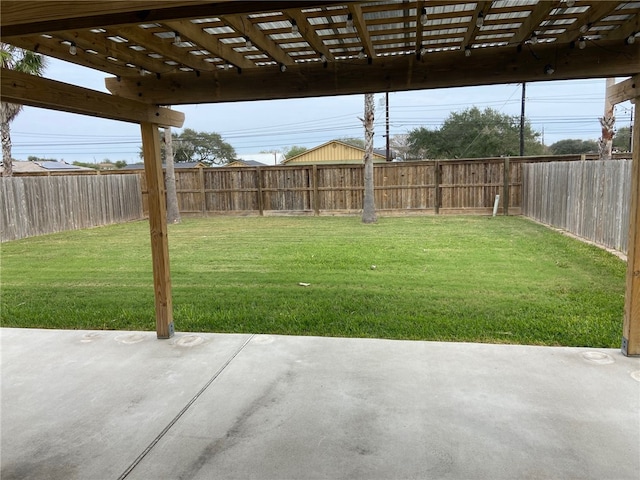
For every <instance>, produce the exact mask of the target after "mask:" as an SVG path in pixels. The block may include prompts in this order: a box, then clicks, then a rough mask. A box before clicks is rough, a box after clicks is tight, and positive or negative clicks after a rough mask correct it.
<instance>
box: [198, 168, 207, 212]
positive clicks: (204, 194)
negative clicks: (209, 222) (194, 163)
mask: <svg viewBox="0 0 640 480" xmlns="http://www.w3.org/2000/svg"><path fill="white" fill-rule="evenodd" d="M199 171H200V203H201V205H202V216H203V217H204V216H205V215H206V214H207V192H206V191H205V189H204V168H202V167H200V168H199Z"/></svg>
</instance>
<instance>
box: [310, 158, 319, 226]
mask: <svg viewBox="0 0 640 480" xmlns="http://www.w3.org/2000/svg"><path fill="white" fill-rule="evenodd" d="M311 174H312V175H313V179H312V182H313V214H314V215H315V216H318V215H320V203H319V198H318V165H316V164H315V163H314V164H313V170H312V172H311Z"/></svg>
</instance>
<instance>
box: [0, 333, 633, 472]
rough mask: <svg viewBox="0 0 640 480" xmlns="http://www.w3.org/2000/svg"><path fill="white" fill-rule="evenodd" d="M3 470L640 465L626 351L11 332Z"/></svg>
mask: <svg viewBox="0 0 640 480" xmlns="http://www.w3.org/2000/svg"><path fill="white" fill-rule="evenodd" d="M0 341H1V347H2V356H1V357H2V366H1V367H2V370H1V371H2V418H1V421H2V423H1V434H2V444H1V447H2V449H1V463H2V470H1V478H2V479H3V480H9V479H24V478H30V479H49V480H52V479H64V480H69V479H117V478H127V479H210V478H222V479H224V478H239V479H245V478H247V479H248V478H255V479H316V478H318V479H321V478H322V479H324V478H327V479H334V478H336V479H337V478H348V479H375V478H379V479H396V478H397V479H401V478H420V479H432V478H433V479H435V478H442V479H573V478H576V479H578V478H579V479H598V480H602V479H616V480H621V479H633V480H637V479H638V478H640V359H637V358H635V359H634V358H627V357H624V356H622V355H621V354H620V352H619V351H618V350H607V349H591V348H555V347H554V348H552V347H530V346H514V345H486V344H462V343H436V342H410V341H391V340H369V339H338V338H316V337H286V336H270V335H255V336H254V335H228V334H226V335H223V334H185V333H178V334H176V336H175V337H174V338H172V339H171V340H156V338H155V333H154V332H113V331H68V330H66V331H61V330H58V331H54V330H35V329H34V330H26V329H8V328H5V329H1V330H0Z"/></svg>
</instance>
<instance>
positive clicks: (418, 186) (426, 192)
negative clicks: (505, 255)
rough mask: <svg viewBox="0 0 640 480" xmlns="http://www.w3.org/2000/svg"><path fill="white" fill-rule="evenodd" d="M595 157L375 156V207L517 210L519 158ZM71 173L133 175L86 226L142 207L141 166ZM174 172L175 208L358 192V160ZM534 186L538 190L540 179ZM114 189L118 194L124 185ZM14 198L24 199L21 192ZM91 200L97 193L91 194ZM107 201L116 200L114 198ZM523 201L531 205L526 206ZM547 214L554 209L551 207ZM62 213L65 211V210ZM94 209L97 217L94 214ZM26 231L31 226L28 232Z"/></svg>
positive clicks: (345, 197) (58, 219) (220, 207)
mask: <svg viewBox="0 0 640 480" xmlns="http://www.w3.org/2000/svg"><path fill="white" fill-rule="evenodd" d="M620 157H623V158H625V157H626V158H629V157H630V154H623V155H618V158H620ZM596 158H597V156H596V155H560V156H536V157H511V158H509V157H497V158H478V159H456V160H429V161H416V162H398V163H396V162H393V163H382V164H376V165H375V166H374V185H375V187H374V195H375V205H376V211H377V212H378V213H379V214H382V215H411V214H436V215H437V214H485V215H486V214H491V213H492V211H493V208H494V202H495V200H496V196H497V195H499V196H500V199H499V205H498V206H499V213H501V214H504V215H519V214H521V213H522V202H523V171H524V170H526V168H528V167H525V165H526V164H535V165H540V167H541V168H543V167H544V166H545V165H547V164H551V163H552V162H558V161H560V162H563V163H565V164H568V163H571V164H586V165H591V164H593V165H595V164H596V162H595V159H596ZM586 160H589V161H586ZM541 171H542V170H541ZM593 174H594V175H596V172H595V171H594V172H593ZM15 175H16V177H14V178H20V179H24V178H25V176H28V178H33V177H36V178H37V177H40V178H39V179H40V180H42V181H43V182H45V183H46V182H48V181H51V180H47V179H58V178H65V177H69V176H70V175H71V174H69V173H63V172H55V173H53V172H45V173H38V174H35V175H34V174H26V173H25V174H15ZM73 177H76V178H96V177H98V178H106V179H112V178H113V179H118V178H130V179H134V180H133V181H135V182H137V183H136V185H137V190H136V192H137V193H133V190H130V189H128V190H127V192H128V193H127V195H130V196H132V197H135V199H130V200H127V201H126V202H125V203H126V204H127V205H130V207H131V209H132V212H131V213H122V214H119V215H120V217H119V218H122V220H115V219H114V220H106V219H103V218H102V217H101V218H99V219H98V220H96V221H93V222H89V223H90V224H86V226H92V225H96V224H104V223H112V222H115V221H124V220H128V219H130V218H139V217H140V215H143V216H144V215H147V214H148V201H147V184H146V178H145V173H144V170H142V169H141V170H110V171H101V172H96V171H86V172H83V173H82V174H81V175H76V174H75V173H74V174H73ZM175 177H176V191H177V197H178V208H179V209H180V213H181V214H185V215H189V214H193V215H350V214H358V213H360V212H361V211H362V200H363V193H364V186H363V184H364V178H363V166H362V165H304V166H302V165H292V166H289V165H275V166H262V167H214V168H192V169H184V168H179V164H177V168H176V170H175ZM36 178H33V179H34V180H35V179H36ZM75 181H79V180H75ZM536 185H537V184H536ZM17 188H20V187H17ZM130 188H132V187H130ZM532 188H534V187H533V186H532V185H528V190H527V192H531V191H532V190H531V189H532ZM535 188H538V190H539V189H540V188H541V187H539V186H537V187H535ZM562 188H564V187H562ZM5 190H6V189H5ZM72 190H73V189H72ZM16 195H18V197H19V194H17V193H11V194H9V193H8V192H5V191H3V201H4V202H5V205H9V206H10V208H9V210H10V211H11V210H12V209H13V210H15V209H16V208H17V207H16V206H13V205H14V204H15V202H18V200H11V201H9V200H7V198H12V196H14V197H15V196H16ZM36 195H40V196H42V195H44V194H38V193H37V192H36ZM48 195H49V196H51V195H53V194H48ZM105 195H106V197H105V198H107V197H108V196H109V195H110V194H109V193H105ZM117 195H124V193H122V194H119V193H118V194H117ZM528 195H531V193H528ZM18 197H16V198H18ZM140 197H142V199H141V200H139V198H140ZM25 198H29V197H25ZM526 200H527V201H529V205H531V202H532V200H531V198H530V197H527V198H526ZM20 201H22V202H23V203H24V202H26V200H20ZM93 201H94V202H96V201H98V200H96V199H94V200H93ZM100 201H106V200H104V199H102V200H100ZM114 201H116V202H118V201H119V200H114ZM138 201H140V202H141V208H142V212H143V213H142V214H140V213H139V212H138V210H136V209H137V208H138V207H137V206H136V205H137V203H136V202H138ZM11 202H13V203H11ZM54 202H58V203H59V204H60V205H61V208H62V209H64V212H61V213H55V214H53V213H52V214H51V215H52V216H53V218H54V220H53V221H52V223H53V226H52V227H51V228H61V227H58V226H56V225H60V224H61V223H65V222H66V223H68V224H69V228H83V227H84V226H85V224H83V223H79V222H78V221H77V219H78V218H79V217H82V216H83V215H85V214H79V213H74V212H73V211H69V210H68V208H69V207H68V206H67V203H65V202H67V200H66V199H64V198H59V199H57V200H54ZM37 204H38V201H37V200H36V201H35V204H34V205H32V207H33V208H35V207H36V205H37ZM38 208H40V207H38ZM103 208H105V209H108V208H111V207H103ZM529 208H534V207H533V206H530V207H529ZM535 208H537V207H535ZM66 212H69V213H66ZM3 215H4V216H3V222H5V223H4V224H3V236H2V239H3V240H4V239H5V238H7V239H9V238H14V237H10V236H6V235H7V234H5V230H6V231H7V233H8V232H9V231H13V230H19V231H20V230H23V231H25V233H15V234H12V235H16V234H18V235H24V234H27V235H33V234H39V233H47V232H48V231H57V230H48V228H49V227H47V228H44V227H30V226H27V225H25V226H18V225H17V224H18V223H20V221H21V220H15V215H13V214H11V215H9V214H8V213H7V208H3ZM7 215H9V216H7ZM29 215H31V216H38V215H41V214H40V213H38V212H35V213H33V212H32V213H30V214H29ZM101 215H102V214H101ZM553 215H556V216H558V215H560V214H558V213H554V214H553ZM619 215H621V218H626V216H625V213H624V212H620V214H619ZM69 216H70V218H68V217H69ZM98 216H99V217H100V215H98ZM534 218H535V217H534ZM541 221H544V220H541ZM12 222H13V223H12ZM545 223H549V222H545ZM14 224H16V225H14ZM4 225H7V227H4ZM75 225H77V226H75ZM561 228H564V227H561ZM32 231H33V232H35V233H27V232H32ZM15 238H18V237H15ZM620 242H626V236H625V235H623V236H622V237H621V239H620ZM612 248H617V247H612Z"/></svg>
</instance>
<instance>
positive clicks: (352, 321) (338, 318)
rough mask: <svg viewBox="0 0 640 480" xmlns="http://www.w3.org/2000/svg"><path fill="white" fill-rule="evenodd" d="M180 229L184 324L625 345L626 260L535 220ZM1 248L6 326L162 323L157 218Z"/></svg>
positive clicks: (215, 224) (177, 293) (175, 249)
mask: <svg viewBox="0 0 640 480" xmlns="http://www.w3.org/2000/svg"><path fill="white" fill-rule="evenodd" d="M169 242H170V250H171V271H172V278H173V303H174V319H175V326H176V330H178V331H191V332H201V331H202V332H254V333H274V334H292V335H325V336H349V337H380V338H402V339H421V340H446V341H477V342H494V343H520V344H535V345H569V346H590V347H615V348H617V347H619V343H620V338H621V331H622V317H623V305H624V274H625V268H626V267H625V264H624V263H623V262H622V261H620V260H619V259H618V258H616V257H614V256H613V255H611V254H608V253H606V252H604V251H602V250H600V249H598V248H596V247H593V246H589V245H585V244H583V243H580V242H578V241H575V240H572V239H570V238H567V237H565V236H563V235H560V234H558V233H555V232H553V231H550V230H548V229H546V228H544V227H542V226H540V225H537V224H534V223H532V222H530V221H528V220H526V219H524V218H519V217H507V218H505V217H495V218H487V217H403V218H381V219H380V220H379V222H378V224H375V225H363V224H362V223H361V222H360V219H359V218H357V217H242V218H235V217H232V218H230V217H212V218H202V219H185V220H183V223H182V224H179V225H171V226H170V227H169ZM1 248H2V252H1V267H0V274H1V277H0V279H1V282H2V291H1V293H2V295H1V304H0V306H1V310H0V313H1V315H2V325H3V326H11V327H41V328H72V329H75V328H77V329H127V330H129V329H133V330H154V329H155V316H154V300H153V286H152V275H151V253H150V245H149V232H148V225H147V223H146V222H136V223H130V224H125V225H116V226H109V227H103V228H95V229H90V230H83V231H75V232H66V233H62V234H54V235H46V236H42V237H36V238H30V239H25V240H20V241H15V242H10V243H5V244H3V245H2V246H1ZM373 265H375V268H374V267H372V266H373ZM300 282H303V283H308V284H310V285H309V286H300V285H299V283H300Z"/></svg>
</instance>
